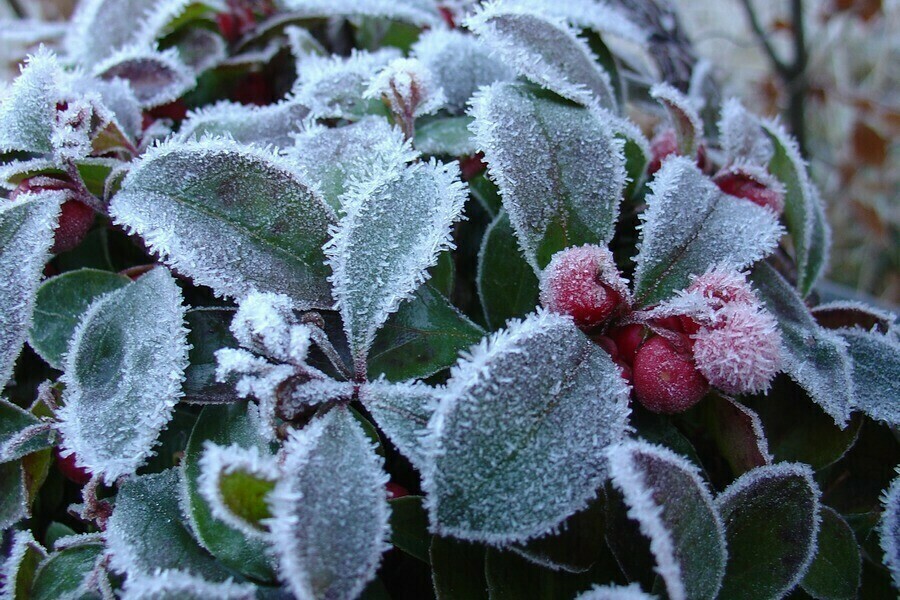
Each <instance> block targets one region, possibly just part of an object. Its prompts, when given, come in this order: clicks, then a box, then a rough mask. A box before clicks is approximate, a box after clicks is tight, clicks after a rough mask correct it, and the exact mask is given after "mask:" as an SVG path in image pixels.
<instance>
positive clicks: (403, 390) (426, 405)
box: [359, 378, 437, 471]
mask: <svg viewBox="0 0 900 600" xmlns="http://www.w3.org/2000/svg"><path fill="white" fill-rule="evenodd" d="M359 400H360V402H362V404H363V406H365V407H366V410H368V411H369V413H370V414H371V415H372V418H373V419H375V422H376V423H377V424H378V427H380V428H381V430H382V431H384V432H385V433H386V434H387V436H388V438H390V440H391V442H392V443H393V444H394V445H395V446H396V447H397V449H398V450H400V453H401V454H403V456H405V457H406V458H407V459H409V462H411V463H412V464H413V466H414V467H416V468H417V469H419V471H422V469H423V467H424V465H425V456H424V450H423V448H422V439H421V437H422V435H423V434H424V433H425V428H426V426H427V425H428V420H429V419H430V418H431V414H432V413H433V412H434V408H435V406H436V403H437V400H436V396H435V389H434V388H432V387H430V386H428V385H425V384H424V383H419V382H413V381H407V382H402V383H391V382H389V381H386V380H385V379H383V378H382V379H377V380H375V381H372V382H371V383H366V384H364V385H363V386H362V387H360V390H359Z"/></svg>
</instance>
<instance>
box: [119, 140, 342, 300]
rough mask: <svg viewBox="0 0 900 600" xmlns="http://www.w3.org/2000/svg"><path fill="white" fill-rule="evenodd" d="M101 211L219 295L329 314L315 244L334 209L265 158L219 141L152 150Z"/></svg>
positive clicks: (292, 171)
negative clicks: (274, 298)
mask: <svg viewBox="0 0 900 600" xmlns="http://www.w3.org/2000/svg"><path fill="white" fill-rule="evenodd" d="M110 214H111V215H112V217H113V218H114V219H115V221H116V222H117V223H119V224H121V225H123V226H125V227H126V228H128V229H129V230H131V231H134V232H135V233H137V234H138V235H140V236H141V237H142V238H144V241H145V242H146V243H147V244H148V245H149V246H150V247H151V249H152V250H154V251H156V252H159V253H160V254H161V255H163V256H164V257H165V258H166V259H167V261H168V262H169V263H170V264H171V265H172V266H173V267H174V268H175V269H177V270H178V271H179V272H180V273H183V274H184V275H187V276H188V277H191V278H192V279H193V280H194V281H195V282H196V283H198V284H200V285H208V286H209V287H211V288H212V289H213V291H215V292H216V293H217V294H219V295H225V296H232V297H235V298H242V297H244V296H246V295H247V294H249V293H250V292H251V291H254V290H255V291H260V292H280V293H285V294H287V295H289V296H291V298H292V299H293V300H295V301H296V302H297V303H298V304H299V305H306V306H309V307H318V308H331V305H332V301H331V293H330V286H329V285H328V281H327V277H328V274H329V272H328V267H327V266H326V265H325V263H324V258H325V257H324V254H323V253H322V245H323V244H324V243H325V242H326V241H327V240H328V226H329V225H330V224H332V223H333V222H334V214H333V211H332V210H331V209H330V208H329V207H328V206H327V205H326V204H325V203H324V202H323V201H322V200H321V199H320V198H319V197H318V196H317V195H316V194H315V193H314V192H313V190H312V188H311V187H310V185H309V184H308V183H307V180H306V179H305V177H304V176H301V175H300V174H299V173H298V172H297V170H296V168H295V167H294V166H293V165H292V164H290V163H288V162H287V161H285V160H284V159H280V158H277V157H276V156H275V155H273V154H271V153H268V152H265V151H263V150H259V149H257V148H253V147H248V146H241V145H239V144H237V143H236V142H233V141H228V140H225V139H215V140H203V141H200V142H185V143H182V142H177V141H171V142H169V143H167V144H163V145H161V146H158V147H155V148H153V149H152V150H150V151H148V152H147V153H146V154H144V156H143V158H142V159H141V161H140V163H139V164H138V165H136V166H135V167H134V168H133V169H132V170H131V172H129V174H128V176H127V177H126V178H125V181H124V182H123V184H122V189H121V190H120V191H119V193H117V194H116V195H115V197H114V198H113V200H112V203H111V204H110Z"/></svg>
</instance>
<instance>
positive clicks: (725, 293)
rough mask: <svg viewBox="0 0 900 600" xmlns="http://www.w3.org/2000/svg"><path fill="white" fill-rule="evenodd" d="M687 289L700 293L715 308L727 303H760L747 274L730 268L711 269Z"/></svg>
mask: <svg viewBox="0 0 900 600" xmlns="http://www.w3.org/2000/svg"><path fill="white" fill-rule="evenodd" d="M687 291H688V292H696V293H699V294H700V295H701V296H703V297H704V298H706V300H707V302H708V303H709V304H710V307H711V308H713V309H715V310H718V309H720V308H722V307H724V306H725V305H726V304H734V303H737V304H752V305H754V306H755V305H757V304H759V300H758V299H757V298H756V294H754V293H753V288H751V287H750V284H749V283H747V276H746V275H744V274H743V273H741V272H740V271H736V270H733V269H728V268H714V269H710V270H709V271H707V272H706V273H704V274H703V275H700V276H699V277H695V278H694V280H693V281H692V282H691V285H690V286H688V288H687Z"/></svg>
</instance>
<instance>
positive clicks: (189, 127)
mask: <svg viewBox="0 0 900 600" xmlns="http://www.w3.org/2000/svg"><path fill="white" fill-rule="evenodd" d="M308 114H309V109H307V108H306V107H305V106H303V105H301V104H298V103H296V102H293V101H283V102H279V103H276V104H269V105H267V106H256V105H252V104H251V105H245V104H237V103H235V102H218V103H216V104H213V105H211V106H207V107H204V108H201V109H199V110H196V111H192V112H190V113H188V116H187V119H186V120H185V121H184V122H183V123H182V124H181V127H180V128H179V130H178V133H177V134H176V136H177V138H176V139H179V140H184V141H187V140H189V139H191V138H195V139H200V138H203V136H223V135H227V136H229V137H231V138H233V139H234V141H236V142H238V143H241V144H257V145H259V146H270V145H271V146H274V147H276V148H290V147H291V146H292V145H293V144H294V136H295V135H296V134H298V133H299V132H300V131H302V129H303V119H304V118H305V117H306V116H307V115H308Z"/></svg>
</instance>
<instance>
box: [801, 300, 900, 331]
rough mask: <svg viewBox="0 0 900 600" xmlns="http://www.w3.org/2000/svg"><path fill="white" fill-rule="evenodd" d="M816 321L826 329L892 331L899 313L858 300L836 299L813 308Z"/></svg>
mask: <svg viewBox="0 0 900 600" xmlns="http://www.w3.org/2000/svg"><path fill="white" fill-rule="evenodd" d="M812 315H813V317H815V319H816V323H818V324H819V325H821V326H822V327H824V328H826V329H840V328H842V327H859V328H860V329H865V330H866V331H873V332H878V333H890V332H891V331H892V330H894V329H895V322H896V321H897V315H895V314H894V313H892V312H889V311H886V310H882V309H880V308H878V307H876V306H872V305H870V304H863V303H862V302H858V301H856V300H836V301H834V302H828V303H827V304H819V305H818V306H814V307H813V308H812Z"/></svg>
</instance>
